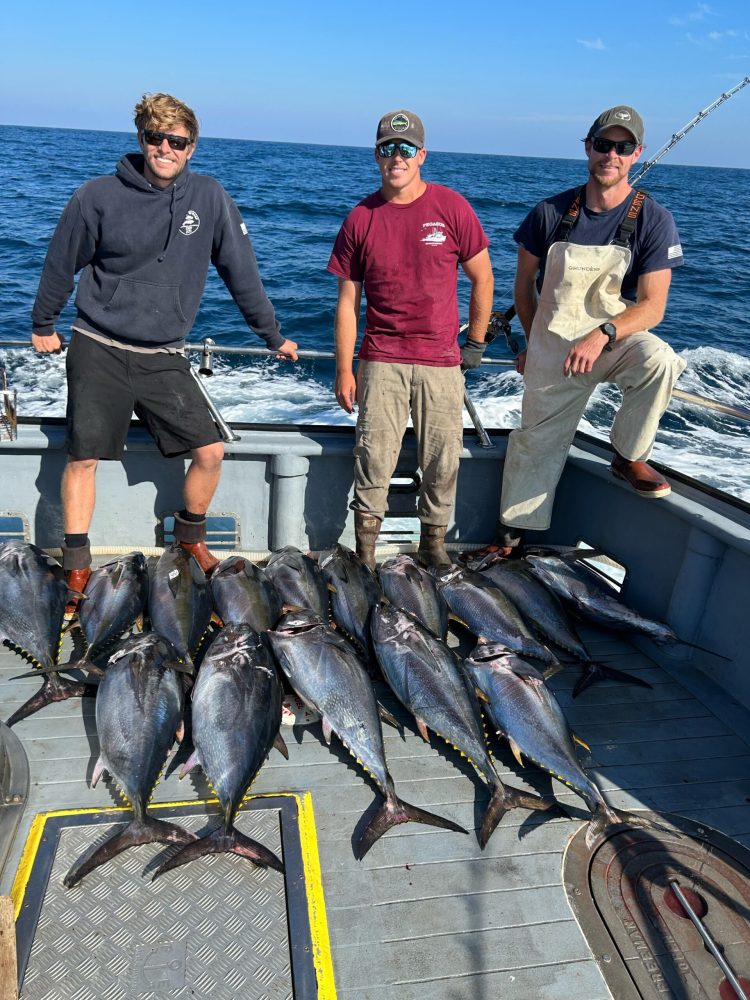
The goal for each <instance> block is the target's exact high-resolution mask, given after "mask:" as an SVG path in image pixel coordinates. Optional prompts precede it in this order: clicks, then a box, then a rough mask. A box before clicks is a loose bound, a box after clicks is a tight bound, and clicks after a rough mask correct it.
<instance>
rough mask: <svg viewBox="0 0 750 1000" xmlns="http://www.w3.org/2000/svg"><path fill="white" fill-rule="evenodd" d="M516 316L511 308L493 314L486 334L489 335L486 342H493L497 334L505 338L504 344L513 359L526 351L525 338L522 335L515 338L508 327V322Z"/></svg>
mask: <svg viewBox="0 0 750 1000" xmlns="http://www.w3.org/2000/svg"><path fill="white" fill-rule="evenodd" d="M515 315H516V310H515V308H514V307H513V306H511V307H510V308H509V309H506V311H505V312H493V313H492V314H491V315H490V321H489V323H488V324H487V333H488V334H491V335H492V336H491V338H490V337H489V336H488V337H487V340H490V339H492V340H494V339H495V337H497V336H498V334H502V335H503V336H504V337H505V343H506V344H507V345H508V350H509V351H510V352H511V354H512V355H513V356H514V357H517V356H518V355H519V354H521V352H522V351H525V350H526V338H525V337H524V335H523V334H520V337H517V336H516V335H515V334H514V333H513V330H512V329H511V326H510V321H511V320H512V319H513V317H514V316H515Z"/></svg>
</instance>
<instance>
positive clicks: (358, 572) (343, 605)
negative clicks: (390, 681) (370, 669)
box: [319, 545, 382, 659]
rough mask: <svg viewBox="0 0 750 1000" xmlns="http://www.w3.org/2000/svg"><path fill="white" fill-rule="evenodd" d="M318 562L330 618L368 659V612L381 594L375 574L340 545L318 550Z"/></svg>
mask: <svg viewBox="0 0 750 1000" xmlns="http://www.w3.org/2000/svg"><path fill="white" fill-rule="evenodd" d="M319 563H320V568H321V569H322V571H323V576H324V577H325V580H326V583H327V584H328V587H329V590H330V591H331V608H332V610H333V619H334V621H335V622H336V624H337V625H338V626H339V628H341V629H342V630H343V631H344V632H345V633H346V635H348V636H349V637H350V638H352V639H354V641H355V642H356V643H357V644H358V646H359V647H360V649H361V650H362V651H363V652H364V653H365V654H366V655H367V657H368V658H369V659H372V658H373V650H372V641H371V639H370V615H371V613H372V609H373V608H374V607H375V605H376V604H379V603H380V598H381V596H382V594H381V590H380V587H379V586H378V584H377V582H376V580H375V577H374V576H373V574H372V572H371V570H370V569H369V567H367V566H365V564H364V563H363V562H362V560H361V559H358V558H357V556H356V555H355V554H354V552H352V550H351V549H347V548H346V546H344V545H335V546H334V547H333V548H332V549H328V550H327V551H326V552H321V553H320V558H319Z"/></svg>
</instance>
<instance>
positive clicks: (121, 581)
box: [75, 552, 148, 667]
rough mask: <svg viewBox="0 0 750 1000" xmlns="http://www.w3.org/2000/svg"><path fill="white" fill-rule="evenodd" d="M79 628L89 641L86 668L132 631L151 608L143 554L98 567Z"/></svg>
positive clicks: (81, 664) (82, 663) (88, 587)
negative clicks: (139, 619) (147, 609)
mask: <svg viewBox="0 0 750 1000" xmlns="http://www.w3.org/2000/svg"><path fill="white" fill-rule="evenodd" d="M84 594H85V598H86V599H85V600H84V601H82V602H81V606H80V610H79V612H78V624H79V626H80V629H81V632H83V635H84V638H85V639H86V643H87V649H86V655H85V656H84V657H83V659H82V660H80V661H79V662H78V663H77V664H75V665H76V666H78V667H85V666H87V665H88V664H90V663H92V662H93V661H94V660H96V659H97V658H98V657H100V656H101V655H102V654H104V653H105V652H107V650H110V649H111V648H112V646H113V645H114V643H115V642H116V640H117V639H119V638H120V636H122V635H124V633H125V632H128V631H130V629H131V628H132V627H133V625H134V624H135V622H136V621H137V620H138V618H140V617H141V616H142V615H143V614H144V612H145V611H146V608H147V607H148V567H147V566H146V560H145V558H144V556H143V553H142V552H130V553H129V554H128V555H125V556H119V557H118V558H117V559H112V560H111V561H110V562H107V563H104V564H103V565H102V566H97V567H96V569H94V570H93V571H92V573H91V576H90V577H89V579H88V583H87V584H86V588H85V591H84Z"/></svg>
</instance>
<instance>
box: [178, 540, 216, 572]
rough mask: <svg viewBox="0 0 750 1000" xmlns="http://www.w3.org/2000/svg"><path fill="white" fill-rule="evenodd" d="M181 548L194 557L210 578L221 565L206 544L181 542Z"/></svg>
mask: <svg viewBox="0 0 750 1000" xmlns="http://www.w3.org/2000/svg"><path fill="white" fill-rule="evenodd" d="M179 546H180V548H181V549H184V550H185V551H186V552H187V553H188V554H189V555H191V556H193V558H194V559H195V561H196V562H197V563H198V565H199V566H200V568H201V569H202V570H203V572H204V573H205V574H206V576H210V575H211V574H212V573H213V571H214V570H215V569H216V567H217V566H218V565H219V560H218V559H217V558H216V556H214V555H212V554H211V553H210V552H209V550H208V549H207V548H206V543H205V542H179Z"/></svg>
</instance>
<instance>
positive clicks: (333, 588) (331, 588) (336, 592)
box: [326, 583, 338, 594]
mask: <svg viewBox="0 0 750 1000" xmlns="http://www.w3.org/2000/svg"><path fill="white" fill-rule="evenodd" d="M326 587H327V588H328V590H329V591H330V592H331V593H332V594H338V588H337V587H334V585H333V584H332V583H327V584H326Z"/></svg>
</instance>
